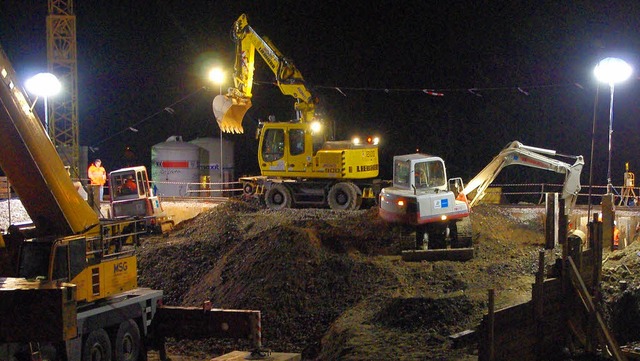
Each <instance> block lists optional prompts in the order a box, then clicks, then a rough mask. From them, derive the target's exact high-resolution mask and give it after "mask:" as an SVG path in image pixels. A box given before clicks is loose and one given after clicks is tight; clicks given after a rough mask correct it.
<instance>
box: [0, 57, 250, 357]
mask: <svg viewBox="0 0 640 361" xmlns="http://www.w3.org/2000/svg"><path fill="white" fill-rule="evenodd" d="M18 84H19V83H18V81H17V79H16V74H15V72H14V70H13V68H12V66H11V64H10V62H9V59H8V58H7V56H6V54H5V53H4V51H3V50H2V48H0V144H2V146H3V148H4V151H3V152H0V168H1V169H2V171H3V172H4V173H5V175H6V176H7V177H8V178H9V179H10V180H11V183H12V185H13V188H14V190H15V192H16V193H17V194H18V196H19V197H20V200H21V201H22V204H23V205H24V207H25V209H26V211H27V213H28V214H29V216H30V218H31V220H32V222H30V223H25V224H14V225H11V226H10V227H9V229H8V232H7V233H0V320H1V321H0V360H11V361H22V360H67V361H80V360H82V361H90V360H107V361H108V360H112V359H114V360H117V361H121V360H145V359H146V352H147V350H158V351H159V352H160V358H161V359H163V360H165V359H166V353H165V352H164V339H165V338H166V337H176V338H177V339H180V338H201V337H230V338H247V339H250V340H252V341H253V344H254V346H255V351H256V353H260V311H251V310H219V309H212V308H211V307H210V304H205V305H206V307H205V306H204V305H203V307H194V308H186V307H169V306H164V305H162V291H161V290H154V289H149V288H143V287H139V286H138V283H137V260H136V255H135V248H133V247H129V248H127V247H121V245H122V244H136V243H137V242H135V238H136V237H138V236H139V232H137V231H136V229H139V228H138V227H131V225H132V224H135V222H140V221H139V220H136V219H135V218H133V219H129V218H121V219H115V220H101V219H99V218H98V216H97V215H96V213H95V212H94V211H93V210H92V208H91V207H90V206H89V205H88V203H87V202H86V201H85V200H84V199H83V198H82V197H81V196H80V195H79V194H78V192H77V191H76V189H75V187H74V184H73V182H72V180H71V178H70V177H69V175H68V173H67V171H66V169H65V167H64V164H63V163H62V160H61V159H60V157H59V156H58V155H57V152H56V149H55V147H54V145H53V143H52V142H51V140H50V139H49V137H48V136H47V133H46V131H45V129H44V126H43V125H42V122H41V121H40V120H39V119H38V117H37V115H36V114H35V113H33V111H32V109H33V107H32V105H31V104H30V102H29V99H28V98H27V96H26V94H25V92H24V91H23V90H22V88H21V87H20V86H19V85H18Z"/></svg>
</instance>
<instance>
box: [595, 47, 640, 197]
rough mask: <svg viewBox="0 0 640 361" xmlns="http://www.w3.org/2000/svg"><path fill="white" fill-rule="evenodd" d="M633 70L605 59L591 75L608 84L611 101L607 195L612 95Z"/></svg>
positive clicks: (625, 64) (616, 61)
mask: <svg viewBox="0 0 640 361" xmlns="http://www.w3.org/2000/svg"><path fill="white" fill-rule="evenodd" d="M632 72H633V69H632V68H631V66H630V65H629V64H627V62H625V61H624V60H622V59H618V58H605V59H602V60H600V62H599V63H598V65H596V67H595V69H594V71H593V73H594V75H595V76H596V78H597V79H598V80H599V81H601V82H603V83H607V84H609V88H610V89H611V91H610V93H611V99H610V101H609V160H608V164H607V193H608V194H611V193H613V192H612V191H613V186H612V184H611V134H612V133H613V93H614V88H615V84H616V83H620V82H623V81H625V80H627V79H628V78H629V77H630V76H631V73H632Z"/></svg>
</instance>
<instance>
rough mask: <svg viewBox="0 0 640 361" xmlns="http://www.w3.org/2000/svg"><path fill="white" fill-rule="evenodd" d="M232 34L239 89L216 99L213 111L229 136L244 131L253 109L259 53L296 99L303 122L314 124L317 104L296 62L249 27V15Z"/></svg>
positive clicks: (281, 88) (282, 89) (242, 19)
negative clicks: (243, 122)
mask: <svg viewBox="0 0 640 361" xmlns="http://www.w3.org/2000/svg"><path fill="white" fill-rule="evenodd" d="M232 34H233V40H234V42H235V43H236V59H235V65H234V76H233V81H234V85H235V87H234V88H230V89H229V91H228V93H227V94H226V95H219V96H217V97H216V98H215V99H214V100H213V112H214V115H215V116H216V120H217V121H218V124H219V125H220V129H221V130H222V131H224V132H228V133H243V132H244V130H243V128H242V118H243V117H244V114H245V113H246V112H247V110H249V108H250V107H251V97H252V93H251V91H252V89H253V74H254V70H255V53H256V50H257V52H258V54H260V56H261V57H262V59H263V60H264V62H265V63H266V64H267V65H268V66H269V69H271V71H272V72H273V73H274V75H275V76H276V79H275V80H276V84H277V85H278V87H279V88H280V91H281V92H282V94H284V95H289V96H292V97H294V98H295V99H296V103H295V105H294V108H295V109H296V111H297V114H298V118H299V119H301V120H302V121H303V122H310V121H311V120H312V119H313V117H314V115H315V102H314V100H313V95H312V94H311V92H310V91H309V90H308V89H307V87H306V85H305V81H304V78H303V77H302V74H301V73H300V71H299V70H298V68H296V66H295V65H294V63H293V62H292V61H291V60H290V59H287V58H286V57H284V55H282V53H281V52H280V50H278V48H276V47H275V45H273V43H271V41H269V39H267V38H263V37H261V36H260V35H258V34H257V33H256V32H255V31H254V30H253V28H252V27H251V26H249V23H248V20H247V16H246V15H245V14H242V15H240V17H239V18H238V20H236V21H235V23H234V24H233V30H232Z"/></svg>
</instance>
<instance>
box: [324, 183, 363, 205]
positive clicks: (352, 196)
mask: <svg viewBox="0 0 640 361" xmlns="http://www.w3.org/2000/svg"><path fill="white" fill-rule="evenodd" d="M328 198H329V199H328V203H329V208H331V209H333V210H339V211H351V210H355V209H358V207H359V206H360V204H359V202H358V198H359V197H358V187H356V185H355V184H353V183H351V182H340V183H336V184H334V185H333V187H331V189H330V190H329V196H328ZM360 200H362V196H360Z"/></svg>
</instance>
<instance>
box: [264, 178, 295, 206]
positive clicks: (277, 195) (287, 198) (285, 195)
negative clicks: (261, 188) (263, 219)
mask: <svg viewBox="0 0 640 361" xmlns="http://www.w3.org/2000/svg"><path fill="white" fill-rule="evenodd" d="M264 201H265V203H266V204H267V207H268V208H269V209H274V210H281V209H285V208H291V205H292V204H293V196H292V195H291V191H289V188H287V186H285V185H284V184H282V183H279V184H274V185H273V187H271V188H269V190H268V191H267V194H265V196H264Z"/></svg>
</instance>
